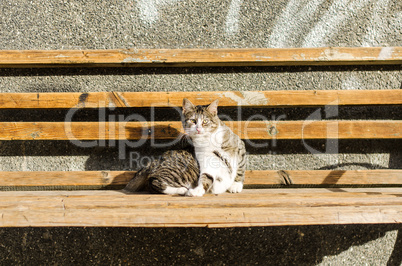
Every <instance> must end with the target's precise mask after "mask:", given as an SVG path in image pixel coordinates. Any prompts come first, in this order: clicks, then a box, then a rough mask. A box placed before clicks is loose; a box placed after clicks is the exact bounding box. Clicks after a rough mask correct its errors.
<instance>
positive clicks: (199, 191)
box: [185, 186, 205, 197]
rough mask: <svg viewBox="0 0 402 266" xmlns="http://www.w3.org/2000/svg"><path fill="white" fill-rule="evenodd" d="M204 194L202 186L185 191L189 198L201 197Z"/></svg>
mask: <svg viewBox="0 0 402 266" xmlns="http://www.w3.org/2000/svg"><path fill="white" fill-rule="evenodd" d="M204 194H205V189H204V188H203V187H202V186H198V187H195V188H190V189H189V190H187V192H186V194H185V195H186V196H189V197H202V196H204Z"/></svg>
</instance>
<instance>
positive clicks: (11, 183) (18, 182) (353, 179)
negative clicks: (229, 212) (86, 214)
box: [0, 169, 402, 190]
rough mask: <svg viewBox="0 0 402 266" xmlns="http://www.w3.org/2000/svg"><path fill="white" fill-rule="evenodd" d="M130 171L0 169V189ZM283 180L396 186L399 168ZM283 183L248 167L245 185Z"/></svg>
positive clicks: (100, 182)
mask: <svg viewBox="0 0 402 266" xmlns="http://www.w3.org/2000/svg"><path fill="white" fill-rule="evenodd" d="M134 173H135V172H134V171H53V172H52V171H23V172H0V188H2V189H3V190H6V189H7V188H8V189H10V190H11V189H12V190H16V189H18V188H19V187H24V188H29V187H41V188H46V187H47V188H48V189H51V188H53V187H63V186H64V187H91V186H92V187H95V188H99V187H107V186H124V185H126V184H127V183H128V181H130V179H131V178H132V177H133V174H134ZM285 173H286V174H287V179H288V180H291V183H292V184H293V185H302V186H304V185H323V186H332V185H338V186H342V185H379V186H381V185H383V186H384V185H386V186H390V185H394V186H395V185H399V186H402V170H391V169H384V170H287V171H285ZM284 184H286V182H285V180H284V177H283V175H282V174H281V172H279V171H276V170H249V171H247V172H246V179H245V185H246V186H274V185H284Z"/></svg>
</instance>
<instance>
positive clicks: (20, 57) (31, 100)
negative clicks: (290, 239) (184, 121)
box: [0, 47, 402, 227]
mask: <svg viewBox="0 0 402 266" xmlns="http://www.w3.org/2000/svg"><path fill="white" fill-rule="evenodd" d="M401 63H402V48H401V47H385V48H314V49H224V50H105V51H1V52H0V67H87V66H96V67H104V66H111V67H116V66H120V67H121V66H125V67H130V66H175V67H183V66H228V65H230V66H255V65H259V66H261V65H264V66H266V65H269V66H271V65H355V64H401ZM184 97H186V98H188V99H190V100H191V101H192V102H193V103H196V104H199V105H202V104H208V103H210V102H211V101H213V100H215V99H219V100H220V107H221V108H230V107H232V108H238V107H241V108H244V109H246V108H247V109H249V108H278V107H281V108H282V107H286V108H295V107H297V108H305V107H316V108H320V107H323V106H333V107H337V106H395V105H401V104H402V89H394V90H339V91H319V90H316V91H312V90H306V91H248V92H246V91H244V92H239V91H221V92H146V93H145V92H93V93H0V109H15V110H23V109H26V110H31V109H43V110H52V109H55V108H57V109H60V108H61V109H65V110H76V109H82V108H87V109H88V108H92V109H102V108H114V107H119V108H133V107H136V108H138V107H139V108H150V107H152V108H166V107H180V106H181V103H182V99H183V98H184ZM157 110H158V109H157ZM179 119H180V118H179V117H177V120H176V121H173V120H172V121H147V122H138V121H129V122H127V121H106V122H91V121H85V122H82V121H81V122H75V121H72V122H69V121H67V122H66V121H59V122H43V121H15V122H14V121H11V122H10V121H9V122H0V140H3V141H15V140H24V141H50V140H52V141H58V140H61V141H63V140H64V141H65V140H70V141H71V140H74V141H88V140H122V141H124V140H138V139H141V138H155V139H175V138H177V137H178V136H180V134H181V132H182V126H181V122H180V121H179ZM227 125H229V126H230V127H232V128H233V131H234V132H235V133H237V134H239V135H240V136H241V137H242V138H243V139H249V140H256V141H257V140H311V139H339V140H345V139H351V140H353V139H378V140H382V139H384V140H386V139H398V140H400V139H401V138H402V121H401V120H382V119H376V120H341V119H339V120H337V119H331V120H318V121H317V120H309V121H307V122H306V121H304V120H303V121H302V120H295V121H292V120H289V121H288V120H280V121H268V120H267V121H257V120H252V121H228V122H227ZM250 167H251V169H252V165H251V166H250ZM251 169H250V170H248V171H247V172H246V181H245V190H244V191H243V192H242V193H239V194H229V193H226V194H222V195H218V196H216V195H210V194H209V195H205V196H204V197H201V198H190V197H181V196H168V195H155V194H146V193H138V194H125V193H123V192H122V191H121V190H119V189H120V188H122V187H124V185H125V184H127V182H128V181H129V180H130V179H131V177H132V175H133V173H134V172H132V171H108V170H107V169H105V170H104V171H61V172H52V171H48V172H46V171H45V172H43V171H41V172H28V171H26V172H24V171H21V172H19V171H16V172H0V189H1V191H0V226H2V227H25V226H33V227H43V226H52V227H53V226H79V227H87V226H105V227H126V226H128V227H183V226H185V227H192V226H208V227H235V226H272V225H324V224H355V223H359V224H371V223H401V222H402V170H398V169H380V170H313V169H312V170H287V169H282V170H251Z"/></svg>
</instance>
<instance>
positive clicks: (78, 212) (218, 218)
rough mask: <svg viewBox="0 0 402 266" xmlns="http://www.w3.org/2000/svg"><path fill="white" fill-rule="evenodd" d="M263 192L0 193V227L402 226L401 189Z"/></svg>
mask: <svg viewBox="0 0 402 266" xmlns="http://www.w3.org/2000/svg"><path fill="white" fill-rule="evenodd" d="M264 191H265V189H263V190H261V189H259V190H257V191H256V190H245V191H244V192H243V193H241V194H229V193H227V194H222V195H219V196H215V195H205V196H204V197H202V198H188V197H177V196H167V195H156V196H154V195H146V194H144V195H138V194H134V195H132V194H123V193H120V192H112V191H106V192H105V191H103V193H100V192H101V191H96V192H97V193H92V191H82V192H81V193H80V194H76V193H73V192H68V191H60V192H56V191H52V192H51V193H49V194H48V193H47V192H46V191H40V192H39V191H38V192H29V195H30V197H26V196H27V195H25V196H23V194H21V192H18V193H15V192H0V202H1V203H0V204H1V206H2V208H1V209H0V210H1V211H0V226H3V227H15V226H112V227H113V226H134V227H135V226H141V227H147V226H152V227H155V226H156V227H166V226H172V227H180V226H203V227H204V226H209V227H222V226H224V227H232V226H269V225H314V224H353V223H362V224H367V223H401V222H402V197H401V195H402V188H389V189H385V188H381V189H369V188H367V189H365V190H362V189H358V190H356V191H357V192H354V190H353V189H345V190H343V191H335V192H334V191H331V190H326V189H320V190H317V189H316V190H315V192H316V193H317V194H318V195H319V196H318V197H315V195H314V194H312V193H311V190H307V191H306V192H304V191H303V189H288V190H281V191H277V190H276V191H275V193H272V192H267V194H266V193H264ZM268 191H272V189H271V190H269V189H268ZM293 191H297V193H293ZM277 196H279V197H278V198H277ZM24 197H26V198H25V199H24ZM44 204H45V205H46V204H47V205H46V207H44V206H43V205H44Z"/></svg>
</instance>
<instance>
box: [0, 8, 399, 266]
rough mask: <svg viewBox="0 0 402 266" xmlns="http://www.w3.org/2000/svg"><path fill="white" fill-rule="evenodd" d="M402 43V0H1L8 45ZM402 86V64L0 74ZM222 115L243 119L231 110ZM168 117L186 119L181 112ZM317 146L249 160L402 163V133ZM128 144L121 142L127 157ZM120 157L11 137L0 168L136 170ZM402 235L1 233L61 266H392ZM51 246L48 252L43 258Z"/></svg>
mask: <svg viewBox="0 0 402 266" xmlns="http://www.w3.org/2000/svg"><path fill="white" fill-rule="evenodd" d="M401 45H402V2H401V1H399V0H394V1H390V0H354V1H346V0H332V1H323V0H311V1H297V0H290V1H242V0H231V1H200V0H198V1H196V0H192V1H190V0H189V1H186V0H182V1H180V0H138V1H129V0H125V1H121V0H118V1H45V2H44V1H36V0H35V1H26V0H18V1H8V0H3V1H1V3H0V49H112V48H223V47H249V48H251V47H282V48H284V47H320V46H357V47H360V46H401ZM401 82H402V71H401V67H400V66H374V67H373V66H371V67H367V66H358V67H254V68H251V67H248V68H230V67H227V68H172V69H156V68H141V69H138V68H131V69H123V68H114V69H104V68H102V69H98V68H94V69H0V92H88V91H197V90H211V91H213V90H311V89H317V90H328V89H332V90H357V89H360V90H364V89H400V88H401V87H402V83H401ZM315 111H316V109H314V108H313V109H311V108H303V109H292V110H289V109H273V110H258V113H259V114H261V115H264V116H265V117H267V118H272V117H276V118H278V117H280V116H282V115H286V117H287V119H301V120H303V119H306V118H307V117H308V116H309V115H311V114H312V113H314V112H315ZM119 112H120V111H119V110H116V111H111V113H112V114H120V113H119ZM131 112H146V111H139V110H129V111H123V114H125V115H129V114H130V113H131ZM226 112H228V114H229V115H231V116H236V113H235V112H233V111H232V112H231V111H226ZM401 113H402V112H401V108H400V107H392V108H378V107H372V108H357V107H356V108H340V109H339V110H338V115H337V116H336V117H334V118H341V119H379V118H381V119H401ZM65 115H66V110H55V111H51V112H49V111H46V110H45V111H41V112H32V111H29V112H24V111H19V112H15V111H7V110H4V111H2V112H1V113H0V119H1V120H2V121H20V120H22V119H28V120H32V121H34V120H38V119H39V120H49V121H64V119H65ZM98 115H99V114H98V113H97V112H96V111H95V112H92V111H88V112H83V113H80V114H79V115H78V116H77V117H76V119H91V120H97V119H98ZM144 115H146V114H144ZM248 115H252V113H250V114H248ZM161 118H169V119H172V118H174V119H178V117H177V113H174V112H171V113H170V114H167V115H166V117H165V116H162V117H161ZM308 144H309V145H310V146H311V147H313V148H314V149H315V150H317V151H318V152H319V154H312V153H311V152H310V151H311V149H310V150H309V149H307V148H306V145H305V144H303V143H302V142H300V141H281V142H277V143H271V142H270V143H268V146H267V147H265V148H253V147H252V145H248V150H249V152H250V155H249V164H248V168H249V169H284V168H285V169H336V168H338V169H367V168H369V169H375V168H401V163H400V162H401V159H402V153H401V151H400V148H399V147H400V144H401V143H400V141H381V142H380V141H340V142H339V143H338V145H337V150H338V151H339V153H340V155H337V154H333V153H331V152H330V153H326V152H325V151H326V147H328V145H330V144H328V143H326V142H325V141H315V142H309V143H308ZM326 145H327V146H326ZM176 148H177V147H176ZM163 150H164V149H160V148H159V149H158V148H154V147H152V145H151V144H149V143H147V144H145V145H144V146H143V147H141V148H139V149H135V150H134V152H138V154H140V155H141V156H157V155H159V154H160V153H161V152H163ZM132 151H133V150H125V154H126V155H127V158H129V157H128V154H129V153H130V152H132ZM118 155H119V150H118V148H117V147H114V146H113V145H111V146H109V147H102V145H100V147H92V148H81V147H77V146H76V145H73V144H72V143H70V142H69V141H36V142H29V141H28V142H25V141H14V142H8V141H2V142H0V170H2V171H15V170H28V171H30V170H66V171H68V170H126V169H136V168H137V165H134V164H132V163H130V161H129V160H128V159H127V158H126V159H121V158H119V156H118ZM398 229H399V230H401V229H400V227H398V226H380V225H375V226H321V227H291V228H288V227H274V228H250V229H222V230H209V229H169V230H168V229H108V228H105V229H75V228H65V229H56V228H48V229H0V236H2V237H0V239H1V240H0V261H1V262H2V263H6V262H25V263H29V261H31V260H33V261H36V262H39V263H40V262H41V263H45V262H46V263H49V264H53V263H67V262H77V263H84V262H85V261H86V262H89V261H90V260H92V261H93V263H95V262H96V261H97V260H98V261H99V262H102V263H104V264H117V263H124V260H129V261H136V262H137V264H138V263H139V262H141V259H143V262H144V263H145V262H148V263H150V262H151V261H152V259H154V258H157V259H158V260H159V261H160V262H162V261H165V262H167V261H168V260H169V259H171V261H172V262H173V261H175V262H178V263H179V262H181V263H183V262H187V263H190V264H196V263H197V262H199V263H201V262H205V263H210V264H218V265H220V264H225V263H226V264H227V263H229V262H232V263H234V262H236V261H238V262H243V263H245V262H247V261H250V262H251V261H253V262H260V263H262V262H266V263H268V262H272V263H275V262H278V263H280V262H282V264H293V263H295V264H309V265H311V264H319V263H321V264H323V265H331V264H333V265H339V264H346V263H347V264H354V265H365V264H366V263H367V264H375V265H384V264H386V262H387V261H388V260H390V261H392V262H393V263H396V264H395V265H397V264H398V263H400V262H401V260H402V255H401V252H402V248H401V245H402V244H401V242H402V240H401V237H399V238H398V239H397V230H398ZM334 232H336V233H334ZM243 236H244V241H243V240H242V239H243ZM111 239H113V240H114V241H112V240H111ZM200 239H202V241H201V240H200ZM232 241H233V242H232ZM186 243H187V244H186ZM395 243H396V246H395V249H394V245H395ZM398 243H399V244H398ZM114 245H116V247H115V248H112V246H114ZM199 245H200V246H201V247H199ZM44 250H47V251H48V252H45V253H43V251H44ZM84 250H85V252H84ZM116 250H119V251H118V252H117V251H116ZM158 252H159V253H158ZM106 253H107V254H109V255H106ZM222 253H223V254H229V255H228V256H224V255H222ZM96 254H98V255H96ZM96 256H98V257H96ZM258 256H260V257H258ZM257 257H258V258H261V260H258V259H257ZM213 258H215V259H216V260H213ZM109 262H110V263H109ZM89 263H90V262H89Z"/></svg>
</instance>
